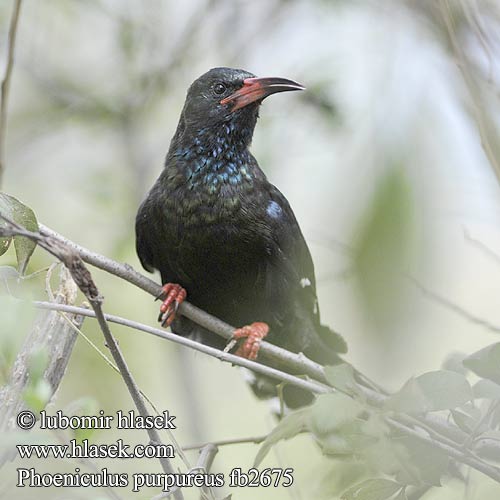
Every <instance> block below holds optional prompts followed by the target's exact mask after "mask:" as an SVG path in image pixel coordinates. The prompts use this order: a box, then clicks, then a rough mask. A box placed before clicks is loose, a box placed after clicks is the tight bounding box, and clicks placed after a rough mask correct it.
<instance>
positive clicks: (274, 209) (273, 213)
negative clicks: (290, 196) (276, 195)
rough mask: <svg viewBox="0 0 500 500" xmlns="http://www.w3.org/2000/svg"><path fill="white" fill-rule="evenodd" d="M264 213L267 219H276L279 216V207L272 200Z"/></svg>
mask: <svg viewBox="0 0 500 500" xmlns="http://www.w3.org/2000/svg"><path fill="white" fill-rule="evenodd" d="M266 212H267V215H269V217H272V218H273V219H277V218H278V217H279V216H280V215H281V207H280V206H279V205H278V203H276V202H275V201H274V200H271V201H270V202H269V205H267V209H266Z"/></svg>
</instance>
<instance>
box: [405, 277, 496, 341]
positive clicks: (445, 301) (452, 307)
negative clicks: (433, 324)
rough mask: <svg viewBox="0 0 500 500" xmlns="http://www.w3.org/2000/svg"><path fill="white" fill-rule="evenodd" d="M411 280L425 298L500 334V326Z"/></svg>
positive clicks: (413, 279)
mask: <svg viewBox="0 0 500 500" xmlns="http://www.w3.org/2000/svg"><path fill="white" fill-rule="evenodd" d="M410 279H411V281H412V282H413V283H414V285H415V286H416V287H417V288H419V289H420V291H421V292H422V293H423V294H424V295H425V296H427V297H428V298H430V299H432V300H433V301H434V302H436V303H438V304H440V305H442V306H444V307H446V309H449V310H450V311H453V312H454V313H456V314H458V315H459V316H461V317H462V318H465V319H466V320H467V321H468V322H469V323H473V324H474V325H478V326H481V327H482V328H485V329H486V330H489V331H490V332H493V333H500V326H498V325H495V324H494V323H491V322H489V321H488V320H486V319H484V318H481V317H479V316H476V315H475V314H473V313H471V312H469V311H467V310H466V309H464V308H463V307H462V306H459V305H457V304H455V303H454V302H452V301H451V300H450V299H448V298H447V297H443V296H442V295H439V294H438V293H437V292H434V291H433V290H431V289H429V288H427V287H425V286H424V285H423V284H422V283H420V282H419V281H417V280H416V279H415V278H412V277H410Z"/></svg>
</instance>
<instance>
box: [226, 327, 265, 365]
mask: <svg viewBox="0 0 500 500" xmlns="http://www.w3.org/2000/svg"><path fill="white" fill-rule="evenodd" d="M268 332H269V326H268V325H267V323H261V322H257V323H252V324H251V325H246V326H243V327H241V328H237V329H236V330H235V331H234V333H233V340H239V339H245V340H244V341H243V343H242V344H241V345H240V346H239V347H238V350H237V351H236V352H235V354H236V355H237V356H241V357H242V358H247V359H256V358H257V354H258V353H259V349H260V343H261V341H262V339H263V338H264V337H265V336H266V335H267V334H268Z"/></svg>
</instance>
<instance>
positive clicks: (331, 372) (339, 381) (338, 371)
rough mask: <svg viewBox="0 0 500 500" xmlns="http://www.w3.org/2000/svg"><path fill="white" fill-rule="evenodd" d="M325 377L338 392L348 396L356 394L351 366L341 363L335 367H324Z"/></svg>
mask: <svg viewBox="0 0 500 500" xmlns="http://www.w3.org/2000/svg"><path fill="white" fill-rule="evenodd" d="M325 377H326V379H327V380H328V382H330V384H331V385H332V386H333V387H335V388H336V389H338V390H339V391H342V392H346V393H348V394H355V393H356V392H357V389H356V387H357V384H356V380H355V379H354V370H353V368H352V365H349V364H347V363H341V364H340V365H335V366H325Z"/></svg>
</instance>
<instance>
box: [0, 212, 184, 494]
mask: <svg viewBox="0 0 500 500" xmlns="http://www.w3.org/2000/svg"><path fill="white" fill-rule="evenodd" d="M0 217H2V218H3V219H4V220H5V221H7V223H8V225H7V227H6V228H1V229H0V234H3V235H6V236H8V235H9V233H10V235H15V234H19V235H22V236H26V237H28V238H30V239H32V240H34V241H36V242H37V243H38V245H39V246H41V247H42V248H43V249H44V250H46V251H47V252H49V253H50V254H51V255H53V256H54V257H56V258H58V259H59V260H60V261H61V262H62V263H63V264H64V265H65V266H66V268H67V269H68V271H69V272H70V273H71V276H72V278H73V280H74V282H75V283H76V285H77V286H78V288H79V289H80V291H81V292H82V293H83V294H84V295H85V297H86V298H87V300H88V301H89V302H90V305H91V307H92V309H93V310H94V314H95V317H96V318H97V321H98V323H99V326H100V328H101V331H102V333H103V335H104V338H105V340H106V344H107V347H108V348H109V350H110V352H111V355H112V356H113V359H114V360H115V363H116V365H117V366H118V368H119V370H120V374H121V376H122V378H123V381H124V382H125V385H126V386H127V389H128V391H129V393H130V395H131V397H132V399H133V401H134V403H135V406H136V408H137V411H138V412H139V414H140V415H141V416H142V417H144V419H145V420H146V419H148V417H149V412H148V410H147V408H146V405H145V403H144V400H143V398H142V396H141V394H140V391H139V388H138V386H137V384H136V383H135V380H134V378H133V376H132V373H131V372H130V370H129V368H128V366H127V362H126V361H125V358H124V357H123V355H122V353H121V350H120V347H119V346H118V344H117V342H116V340H115V338H114V337H113V335H112V333H111V330H110V328H109V325H108V322H107V320H106V318H105V317H104V313H103V310H102V302H103V298H102V296H101V295H100V293H99V290H98V289H97V286H96V285H95V283H94V280H93V279H92V275H91V274H90V271H89V270H88V268H87V267H86V266H85V264H84V263H83V261H82V259H81V258H80V256H79V255H78V253H77V252H75V250H73V249H71V248H70V247H68V246H67V245H64V244H62V243H61V242H59V241H57V240H55V239H54V238H51V237H47V236H41V235H40V234H38V233H33V232H31V231H27V230H26V229H24V228H23V227H21V226H19V224H17V223H16V222H14V221H12V220H10V219H9V218H8V217H6V216H4V215H0ZM147 433H148V435H149V439H150V441H151V443H152V444H155V445H160V444H161V443H162V442H161V438H160V435H159V433H158V431H157V430H156V429H154V428H153V429H147ZM159 461H160V464H161V466H162V468H163V471H164V472H165V474H173V473H174V468H173V467H172V465H171V464H170V461H169V459H168V458H166V457H161V458H159ZM174 498H175V499H176V500H183V499H184V495H183V494H182V491H181V490H178V491H176V492H175V493H174Z"/></svg>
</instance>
